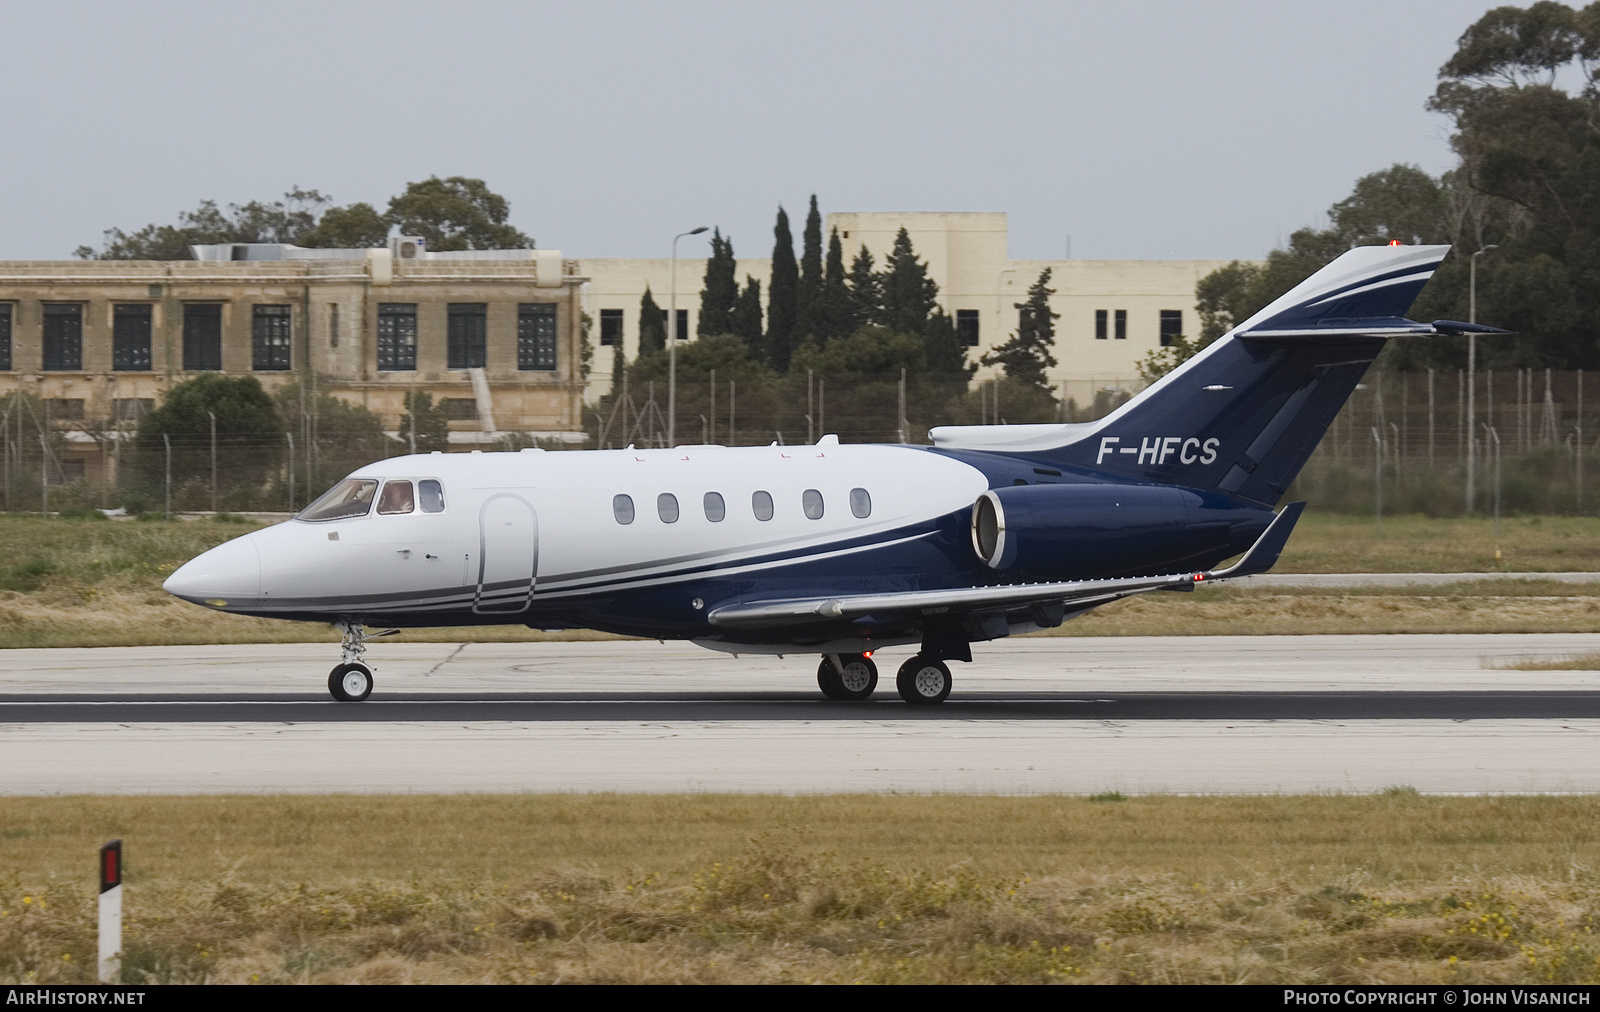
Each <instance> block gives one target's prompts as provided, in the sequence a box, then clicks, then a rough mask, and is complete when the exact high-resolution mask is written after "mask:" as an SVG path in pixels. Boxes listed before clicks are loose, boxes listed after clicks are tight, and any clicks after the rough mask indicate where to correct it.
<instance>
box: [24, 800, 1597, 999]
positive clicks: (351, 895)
mask: <svg viewBox="0 0 1600 1012" xmlns="http://www.w3.org/2000/svg"><path fill="white" fill-rule="evenodd" d="M1597 816H1600V800H1597V799H1595V798H1551V797H1545V798H1428V797H1421V796H1418V795H1417V794H1416V793H1415V792H1414V791H1409V790H1407V789H1404V788H1400V789H1395V790H1392V791H1390V792H1386V793H1385V795H1382V796H1377V797H1337V796H1331V797H1329V796H1323V797H1282V798H1174V797H1147V798H1131V799H1125V800H1117V799H1116V798H1114V797H1112V796H1104V797H1103V798H1101V799H1099V800H1089V799H1083V798H1063V797H1055V798H992V797H917V798H908V797H862V796H845V795H841V796H832V797H803V798H785V797H772V796H753V797H752V796H740V797H718V796H704V795H701V796H668V797H659V796H617V795H599V796H516V797H471V796H468V797H459V796H458V797H420V798H381V797H379V798H374V797H344V798H281V797H278V798H261V797H231V798H144V799H98V798H61V799H48V800H36V799H4V800H0V826H3V827H4V830H3V832H0V980H3V981H6V982H30V983H33V982H37V983H42V982H47V981H77V980H83V979H85V976H86V975H87V974H91V973H92V967H91V965H90V960H91V958H92V954H93V930H94V918H93V896H92V889H91V888H90V885H89V881H88V880H89V878H90V875H91V871H92V867H93V854H94V850H95V848H96V847H97V846H98V845H99V844H100V843H101V842H103V841H104V840H105V839H107V838H108V837H113V836H116V837H121V838H122V839H124V841H125V844H126V847H127V861H128V878H127V894H128V895H127V898H126V909H127V914H128V918H129V933H128V937H127V957H126V960H125V974H126V979H127V980H129V981H131V982H141V981H157V982H159V981H166V982H182V981H214V982H249V981H260V982H292V981H305V982H327V983H332V982H345V981H348V982H355V981H365V982H402V981H417V982H427V981H460V982H468V981H475V982H496V981H549V982H554V981H590V982H730V983H732V982H779V981H823V982H850V981H874V982H1046V981H1061V982H1068V981H1081V982H1112V981H1148V982H1196V983H1198V982H1216V983H1229V982H1254V983H1275V982H1284V983H1319V982H1327V983H1366V982H1396V983H1398V982H1461V983H1466V982H1549V981H1559V982H1574V983H1576V982H1588V983H1594V982H1596V981H1597V980H1600V938H1596V937H1595V934H1594V932H1595V931H1596V929H1597V928H1600V872H1597V868H1600V863H1597V858H1600V842H1597V840H1596V836H1595V831H1594V826H1595V825H1596V818H1597Z"/></svg>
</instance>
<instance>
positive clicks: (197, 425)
mask: <svg viewBox="0 0 1600 1012" xmlns="http://www.w3.org/2000/svg"><path fill="white" fill-rule="evenodd" d="M213 414H215V415H216V425H217V430H216V431H217V443H216V445H217V485H218V488H219V489H220V490H222V491H223V494H224V498H228V497H231V496H232V495H234V494H236V493H238V494H248V493H250V492H253V491H258V490H259V489H261V488H262V487H263V485H264V484H265V483H266V481H267V480H268V479H269V478H270V477H271V476H272V475H273V473H274V472H275V471H276V470H277V468H278V467H279V465H280V464H281V463H282V461H283V459H284V456H285V453H286V451H287V449H288V443H287V441H286V440H285V439H284V433H285V432H286V430H285V428H284V424H283V416H282V415H281V414H280V413H279V411H278V407H277V404H276V403H274V401H273V399H272V397H271V396H270V395H269V394H268V393H267V392H266V390H264V389H262V386H261V381H260V380H258V379H256V378H255V377H254V376H224V375H223V374H221V373H202V374H201V375H199V376H196V377H195V378H194V379H191V380H185V381H184V382H182V383H179V384H177V385H176V386H174V387H173V388H172V389H170V390H168V391H167V395H166V397H165V398H163V399H162V401H161V405H160V406H159V407H157V408H156V409H155V410H154V411H151V412H149V413H148V414H146V415H145V416H144V417H143V418H140V419H139V428H138V432H137V433H136V435H135V437H134V447H135V449H136V461H137V463H136V471H137V473H138V475H139V476H140V478H141V479H142V483H143V484H144V485H145V486H146V487H147V488H151V489H154V488H157V487H160V486H161V485H162V484H163V482H164V477H165V471H166V446H167V443H168V442H170V444H171V446H172V479H173V484H174V486H178V485H181V484H183V483H184V482H185V481H186V480H189V479H199V480H201V481H204V482H206V483H209V481H210V476H211V416H212V415H213ZM163 437H166V438H165V439H163Z"/></svg>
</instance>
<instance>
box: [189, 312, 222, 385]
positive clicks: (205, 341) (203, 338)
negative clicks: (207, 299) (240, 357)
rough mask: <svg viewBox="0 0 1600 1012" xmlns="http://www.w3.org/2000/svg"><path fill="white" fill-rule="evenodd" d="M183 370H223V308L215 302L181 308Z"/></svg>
mask: <svg viewBox="0 0 1600 1012" xmlns="http://www.w3.org/2000/svg"><path fill="white" fill-rule="evenodd" d="M183 368H184V370H185V371H187V372H203V371H211V372H216V371H218V370H220V369H221V368H222V307H221V306H220V305H218V304H216V303H214V302H213V303H203V304H194V305H186V306H184V307H183Z"/></svg>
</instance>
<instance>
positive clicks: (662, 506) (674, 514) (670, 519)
mask: <svg viewBox="0 0 1600 1012" xmlns="http://www.w3.org/2000/svg"><path fill="white" fill-rule="evenodd" d="M656 516H658V517H660V518H661V522H662V523H664V524H675V523H677V522H678V497H677V496H675V495H673V494H672V493H671V492H663V493H661V494H660V495H658V496H656Z"/></svg>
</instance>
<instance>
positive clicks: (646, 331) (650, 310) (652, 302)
mask: <svg viewBox="0 0 1600 1012" xmlns="http://www.w3.org/2000/svg"><path fill="white" fill-rule="evenodd" d="M666 347H667V311H666V310H665V309H662V308H661V307H660V306H658V305H656V299H655V296H653V295H651V294H650V286H649V285H645V286H644V297H643V298H642V299H640V300H639V354H638V356H637V358H643V357H644V356H646V355H649V354H651V353H652V352H657V351H662V350H664V349H665V348H666Z"/></svg>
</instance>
